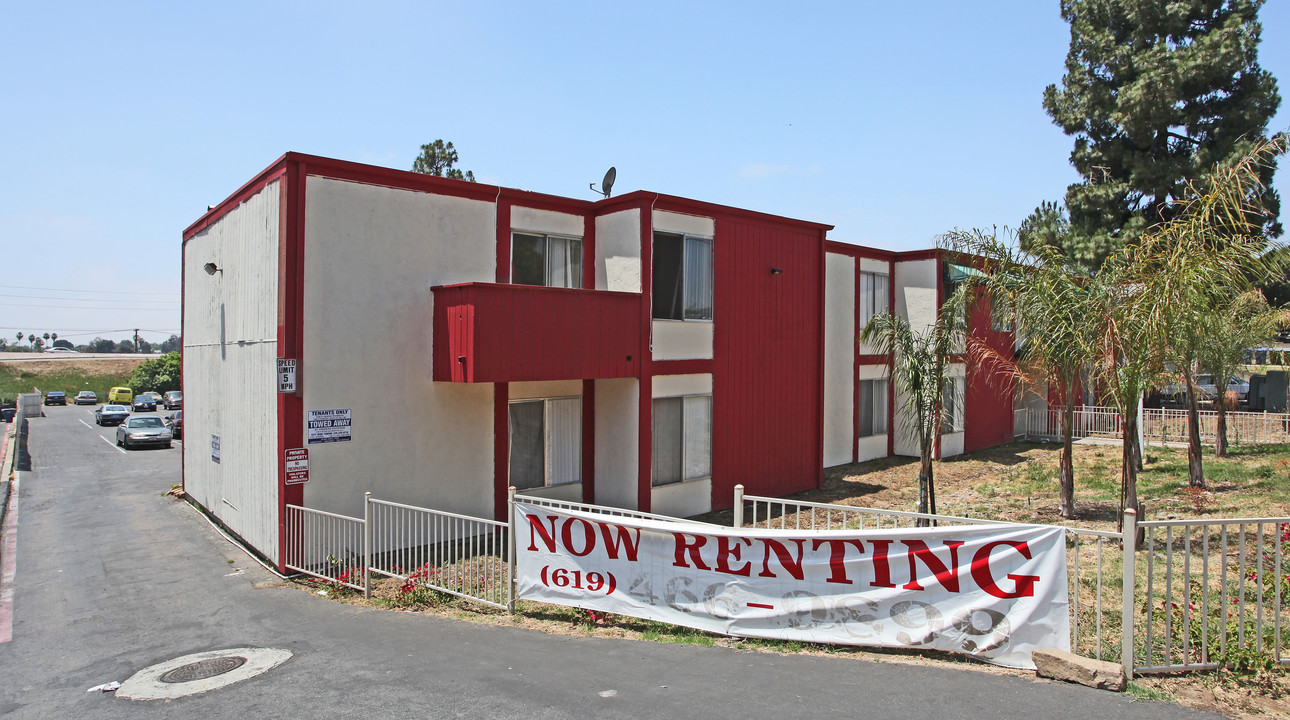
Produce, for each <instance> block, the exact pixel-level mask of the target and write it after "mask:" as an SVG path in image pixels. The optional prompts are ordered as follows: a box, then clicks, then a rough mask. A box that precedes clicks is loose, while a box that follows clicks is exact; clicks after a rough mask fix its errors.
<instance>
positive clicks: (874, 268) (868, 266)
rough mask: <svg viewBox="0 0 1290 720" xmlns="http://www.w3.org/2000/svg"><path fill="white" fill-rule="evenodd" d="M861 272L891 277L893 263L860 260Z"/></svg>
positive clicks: (867, 259) (868, 259)
mask: <svg viewBox="0 0 1290 720" xmlns="http://www.w3.org/2000/svg"><path fill="white" fill-rule="evenodd" d="M860 271H861V272H871V273H878V274H879V275H889V274H890V273H891V263H889V262H887V261H886V260H877V259H874V258H860Z"/></svg>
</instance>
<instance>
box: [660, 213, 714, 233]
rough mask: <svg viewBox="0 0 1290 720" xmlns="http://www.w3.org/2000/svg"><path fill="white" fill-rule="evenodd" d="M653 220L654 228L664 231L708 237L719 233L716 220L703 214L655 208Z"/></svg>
mask: <svg viewBox="0 0 1290 720" xmlns="http://www.w3.org/2000/svg"><path fill="white" fill-rule="evenodd" d="M653 220H654V223H653V224H654V229H655V230H661V231H663V232H673V233H684V234H686V235H699V236H702V237H708V238H710V237H713V236H715V235H716V234H717V224H716V221H714V220H713V219H712V218H710V217H703V216H701V215H682V214H681V213H674V212H666V211H664V210H655V211H654V216H653Z"/></svg>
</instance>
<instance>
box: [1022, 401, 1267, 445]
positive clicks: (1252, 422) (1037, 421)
mask: <svg viewBox="0 0 1290 720" xmlns="http://www.w3.org/2000/svg"><path fill="white" fill-rule="evenodd" d="M1226 415H1227V441H1228V443H1229V444H1232V445H1255V444H1269V443H1287V442H1290V414H1287V413H1255V412H1229V413H1226ZM1199 420H1200V438H1201V442H1208V443H1213V442H1214V441H1215V438H1217V437H1218V411H1216V410H1201V411H1200V413H1199ZM1142 421H1143V437H1144V439H1145V440H1146V441H1147V443H1152V442H1160V443H1164V442H1187V431H1188V430H1187V429H1188V425H1187V411H1186V410H1179V409H1174V408H1147V409H1145V410H1143V411H1142ZM1071 428H1072V432H1071V437H1072V438H1074V439H1077V440H1078V439H1080V438H1086V437H1105V438H1120V437H1123V433H1124V423H1123V422H1122V420H1121V418H1120V413H1119V411H1118V410H1116V409H1115V408H1111V407H1094V406H1091V405H1082V406H1079V407H1077V408H1075V414H1074V416H1073V418H1072V423H1071ZM1013 434H1014V435H1015V436H1016V437H1027V438H1036V439H1041V440H1060V439H1061V437H1062V411H1061V409H1060V408H1048V409H1035V408H1032V409H1028V410H1017V411H1016V412H1015V413H1014V414H1013Z"/></svg>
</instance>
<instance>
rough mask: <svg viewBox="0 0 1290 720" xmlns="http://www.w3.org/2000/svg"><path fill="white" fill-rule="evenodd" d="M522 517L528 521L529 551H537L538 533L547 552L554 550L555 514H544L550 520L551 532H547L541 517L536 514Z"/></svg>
mask: <svg viewBox="0 0 1290 720" xmlns="http://www.w3.org/2000/svg"><path fill="white" fill-rule="evenodd" d="M524 519H525V520H528V521H529V552H537V549H538V548H537V536H538V535H541V536H542V540H543V541H544V543H543V544H545V545H546V550H547V552H555V516H554V515H547V516H546V519H547V520H550V521H551V532H547V529H546V527H544V526H543V525H542V518H540V517H538V516H537V515H525V516H524Z"/></svg>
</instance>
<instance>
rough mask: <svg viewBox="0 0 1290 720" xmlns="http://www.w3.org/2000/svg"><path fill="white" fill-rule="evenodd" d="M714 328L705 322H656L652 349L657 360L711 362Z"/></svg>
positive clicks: (653, 327) (653, 324)
mask: <svg viewBox="0 0 1290 720" xmlns="http://www.w3.org/2000/svg"><path fill="white" fill-rule="evenodd" d="M712 337H713V326H712V323H711V322H709V321H704V320H654V321H653V322H652V323H651V325H650V338H651V343H650V347H651V349H652V350H653V355H652V357H653V358H654V359H655V360H711V359H712Z"/></svg>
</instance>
